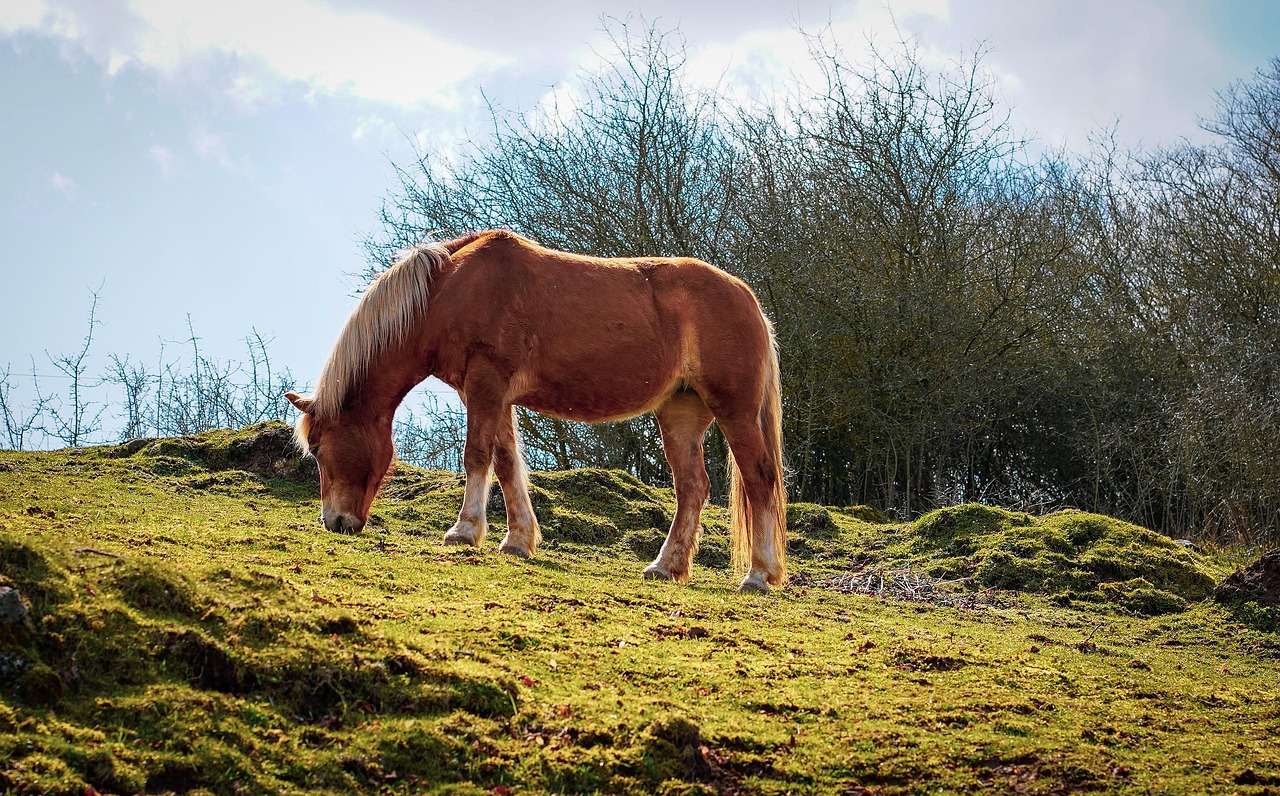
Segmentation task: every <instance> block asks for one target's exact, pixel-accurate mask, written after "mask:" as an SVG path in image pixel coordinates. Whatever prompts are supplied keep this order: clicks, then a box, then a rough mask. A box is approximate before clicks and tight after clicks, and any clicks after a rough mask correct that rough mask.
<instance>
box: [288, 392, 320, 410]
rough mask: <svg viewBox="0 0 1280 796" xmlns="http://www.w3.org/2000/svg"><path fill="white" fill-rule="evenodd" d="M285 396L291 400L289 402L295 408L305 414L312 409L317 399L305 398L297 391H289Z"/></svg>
mask: <svg viewBox="0 0 1280 796" xmlns="http://www.w3.org/2000/svg"><path fill="white" fill-rule="evenodd" d="M284 397H285V398H287V399H288V400H289V403H291V404H293V406H294V408H295V409H297V410H298V411H299V412H301V413H303V414H304V415H305V414H306V413H307V412H310V411H311V406H312V404H314V403H315V401H313V400H312V399H310V398H303V397H302V396H301V395H298V394H297V393H296V392H287V393H285V394H284Z"/></svg>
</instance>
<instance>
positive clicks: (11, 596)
mask: <svg viewBox="0 0 1280 796" xmlns="http://www.w3.org/2000/svg"><path fill="white" fill-rule="evenodd" d="M0 624H5V625H29V624H31V614H30V613H29V612H28V611H27V604H26V603H25V602H23V601H22V594H21V593H20V592H19V591H18V590H17V589H15V588H13V587H12V586H0Z"/></svg>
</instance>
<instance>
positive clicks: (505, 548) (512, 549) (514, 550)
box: [498, 542, 533, 559]
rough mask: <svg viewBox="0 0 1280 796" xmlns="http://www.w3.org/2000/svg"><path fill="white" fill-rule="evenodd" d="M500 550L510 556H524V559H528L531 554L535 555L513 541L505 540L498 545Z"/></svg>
mask: <svg viewBox="0 0 1280 796" xmlns="http://www.w3.org/2000/svg"><path fill="white" fill-rule="evenodd" d="M498 552H499V553H506V554H507V555H509V556H515V557H516V558H523V559H528V558H529V556H531V555H533V554H532V553H530V552H529V551H528V550H525V549H524V548H523V547H521V546H520V545H518V544H513V543H511V542H503V543H502V544H500V545H498Z"/></svg>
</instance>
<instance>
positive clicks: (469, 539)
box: [444, 384, 502, 547]
mask: <svg viewBox="0 0 1280 796" xmlns="http://www.w3.org/2000/svg"><path fill="white" fill-rule="evenodd" d="M484 392H487V391H484ZM484 392H482V391H480V390H477V391H475V392H473V391H472V390H471V389H470V385H469V384H468V390H467V398H468V400H467V442H466V445H465V446H464V447H463V449H462V467H463V469H464V470H465V471H466V473H467V485H466V489H465V491H464V492H463V495H462V510H461V511H459V512H458V521H457V522H456V523H454V524H453V527H452V528H450V529H449V530H448V532H447V533H445V535H444V543H445V544H448V545H472V546H474V547H479V546H480V543H481V542H482V541H484V535H485V532H486V531H487V530H488V529H489V520H488V518H487V517H486V516H485V508H486V505H487V504H488V502H489V474H490V473H491V472H492V471H493V450H494V445H495V443H496V439H495V437H496V431H497V428H498V423H499V419H500V417H501V414H502V412H501V410H502V402H501V400H497V401H493V400H486V397H487V396H486V395H485V394H484Z"/></svg>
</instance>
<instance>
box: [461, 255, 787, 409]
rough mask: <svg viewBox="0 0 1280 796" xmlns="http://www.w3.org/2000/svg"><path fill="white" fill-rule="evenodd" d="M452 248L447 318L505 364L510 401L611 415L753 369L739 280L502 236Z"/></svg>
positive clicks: (697, 267) (752, 341)
mask: <svg viewBox="0 0 1280 796" xmlns="http://www.w3.org/2000/svg"><path fill="white" fill-rule="evenodd" d="M459 255H460V256H459V257H458V262H459V267H458V271H457V277H462V278H461V279H460V280H457V281H459V282H460V284H458V285H455V286H453V287H454V288H455V289H454V290H451V291H450V293H451V297H450V302H449V303H450V304H453V305H455V308H458V307H460V306H463V305H466V306H467V307H468V309H467V314H468V316H469V320H466V321H464V320H462V319H461V318H460V319H459V321H458V322H459V323H466V324H469V325H470V326H471V327H472V328H471V330H470V331H469V333H468V335H467V336H469V337H472V338H474V339H475V340H476V341H479V342H483V343H484V344H485V345H486V346H487V347H488V349H489V351H490V353H491V355H492V356H494V357H496V358H497V359H499V360H501V361H502V362H504V363H505V364H506V366H507V367H508V368H509V369H510V370H511V371H512V379H513V382H514V383H515V384H516V388H515V393H516V394H515V395H513V396H512V399H513V402H514V403H518V404H520V405H523V406H527V407H529V408H531V409H535V410H537V411H542V412H546V413H548V414H553V415H557V416H562V417H568V418H572V419H583V420H603V419H613V418H617V417H625V416H629V415H634V414H638V413H640V412H644V411H647V410H649V409H652V408H653V406H655V405H656V404H657V403H660V402H661V401H662V400H664V399H665V397H666V396H667V395H669V394H670V393H671V392H672V391H673V390H675V389H679V388H680V387H682V386H685V385H692V386H695V387H699V386H701V385H702V384H703V383H706V385H707V389H708V390H710V391H712V392H716V391H718V386H717V385H719V384H721V383H725V382H736V381H738V380H740V379H741V378H742V373H743V370H744V369H745V370H746V372H747V373H752V372H756V371H759V370H760V362H761V359H760V357H761V356H762V352H764V351H766V350H767V349H766V347H767V346H768V345H769V342H768V341H769V337H768V335H769V332H768V326H767V322H766V321H765V320H764V318H763V316H762V314H761V313H760V308H759V304H758V303H757V302H756V299H755V296H754V294H753V293H752V292H751V290H750V288H748V287H747V286H746V284H745V283H743V282H742V281H741V280H739V279H737V278H736V277H733V276H731V275H730V274H728V273H726V272H724V271H722V270H720V269H719V268H716V267H715V266H712V265H710V264H708V263H705V262H703V261H701V260H697V259H693V258H656V257H654V258H650V257H641V258H618V259H611V258H598V257H588V256H583V255H576V254H569V253H565V252H559V251H556V250H553V249H547V248H545V247H542V246H538V245H536V244H531V243H529V242H528V241H525V240H524V239H523V238H519V237H518V236H514V235H511V234H510V233H498V234H495V235H493V236H492V237H490V238H484V237H481V238H480V239H479V240H478V241H477V242H476V243H475V244H472V245H471V246H470V247H468V248H467V249H465V250H463V251H461V252H460V253H459ZM455 279H456V277H455ZM451 281H454V280H451ZM749 380H750V379H749Z"/></svg>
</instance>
